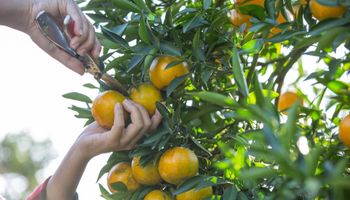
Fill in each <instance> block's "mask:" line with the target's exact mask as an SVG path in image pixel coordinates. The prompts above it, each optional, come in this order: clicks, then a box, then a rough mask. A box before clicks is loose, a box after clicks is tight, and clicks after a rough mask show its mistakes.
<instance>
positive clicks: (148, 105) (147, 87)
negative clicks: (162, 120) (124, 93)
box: [130, 84, 162, 115]
mask: <svg viewBox="0 0 350 200" xmlns="http://www.w3.org/2000/svg"><path fill="white" fill-rule="evenodd" d="M130 98H131V100H133V101H134V102H136V103H138V104H140V105H142V106H143V107H144V108H145V109H146V110H147V111H148V113H149V114H150V115H153V114H154V112H155V111H156V102H157V101H160V100H161V99H162V96H161V94H160V91H159V90H158V89H157V88H155V87H154V86H153V85H151V84H141V85H139V86H138V87H137V88H132V89H131V91H130Z"/></svg>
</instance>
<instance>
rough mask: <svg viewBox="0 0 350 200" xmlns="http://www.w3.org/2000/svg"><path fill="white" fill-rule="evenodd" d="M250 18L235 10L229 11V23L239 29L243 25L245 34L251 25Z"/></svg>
mask: <svg viewBox="0 0 350 200" xmlns="http://www.w3.org/2000/svg"><path fill="white" fill-rule="evenodd" d="M251 18H252V17H251V16H249V15H244V14H241V13H239V12H238V11H237V10H235V9H233V10H231V12H230V21H231V23H232V24H233V25H235V26H237V27H241V26H242V25H243V24H245V29H244V31H245V32H246V31H248V29H249V27H250V26H251V25H252V24H251V22H250V19H251Z"/></svg>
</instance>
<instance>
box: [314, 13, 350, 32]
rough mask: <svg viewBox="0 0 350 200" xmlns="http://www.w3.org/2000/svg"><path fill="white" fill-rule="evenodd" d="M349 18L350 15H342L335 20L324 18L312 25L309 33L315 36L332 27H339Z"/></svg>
mask: <svg viewBox="0 0 350 200" xmlns="http://www.w3.org/2000/svg"><path fill="white" fill-rule="evenodd" d="M349 20H350V17H349V16H348V17H344V18H340V19H336V20H324V21H321V22H319V23H318V24H317V25H316V26H314V27H312V28H311V30H310V32H309V35H311V36H315V35H319V34H320V33H322V32H325V31H329V30H332V29H333V28H334V27H339V26H343V25H345V24H347V23H348V22H349Z"/></svg>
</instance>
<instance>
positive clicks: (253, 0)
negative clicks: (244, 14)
mask: <svg viewBox="0 0 350 200" xmlns="http://www.w3.org/2000/svg"><path fill="white" fill-rule="evenodd" d="M264 2H265V1H264V0H236V1H235V3H236V4H238V5H248V4H254V5H259V6H261V7H264Z"/></svg>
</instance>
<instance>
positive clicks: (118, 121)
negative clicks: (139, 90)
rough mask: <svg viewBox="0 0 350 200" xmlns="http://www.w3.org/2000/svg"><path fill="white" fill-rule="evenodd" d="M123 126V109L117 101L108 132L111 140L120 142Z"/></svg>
mask: <svg viewBox="0 0 350 200" xmlns="http://www.w3.org/2000/svg"><path fill="white" fill-rule="evenodd" d="M124 128H125V121H124V110H123V107H122V105H121V104H120V103H117V104H116V105H115V106H114V123H113V126H112V128H111V130H110V132H108V133H109V134H111V137H112V141H114V142H116V143H117V144H118V143H120V142H119V141H120V138H121V135H122V134H123V132H124Z"/></svg>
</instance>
